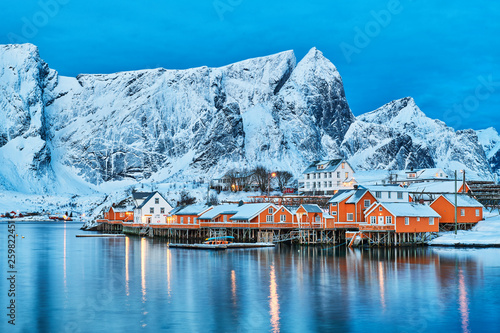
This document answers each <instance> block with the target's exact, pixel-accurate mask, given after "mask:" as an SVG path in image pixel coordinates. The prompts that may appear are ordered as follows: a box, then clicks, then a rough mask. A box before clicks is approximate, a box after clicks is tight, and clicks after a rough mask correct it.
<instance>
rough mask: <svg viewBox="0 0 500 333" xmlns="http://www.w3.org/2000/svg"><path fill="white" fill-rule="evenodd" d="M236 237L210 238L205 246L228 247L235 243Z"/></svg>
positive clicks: (205, 242)
mask: <svg viewBox="0 0 500 333" xmlns="http://www.w3.org/2000/svg"><path fill="white" fill-rule="evenodd" d="M233 239H234V237H233V236H219V237H210V238H207V239H206V240H205V241H204V242H203V244H210V245H227V244H231V243H232V242H233Z"/></svg>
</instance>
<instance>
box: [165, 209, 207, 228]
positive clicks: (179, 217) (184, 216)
mask: <svg viewBox="0 0 500 333" xmlns="http://www.w3.org/2000/svg"><path fill="white" fill-rule="evenodd" d="M212 208H213V207H211V206H207V205H190V206H185V207H179V208H178V209H175V210H174V211H173V212H171V216H169V217H167V223H168V224H178V225H185V224H187V225H190V224H194V225H197V224H199V222H198V219H199V217H200V216H201V215H202V214H204V213H205V212H208V211H209V210H210V209H212Z"/></svg>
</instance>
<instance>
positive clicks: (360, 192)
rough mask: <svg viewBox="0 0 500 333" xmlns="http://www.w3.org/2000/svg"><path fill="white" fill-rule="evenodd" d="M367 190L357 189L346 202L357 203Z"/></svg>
mask: <svg viewBox="0 0 500 333" xmlns="http://www.w3.org/2000/svg"><path fill="white" fill-rule="evenodd" d="M366 192H368V190H367V189H365V188H361V189H357V190H355V191H354V194H353V195H352V196H351V197H350V198H349V199H348V200H347V201H346V202H345V203H357V202H358V201H359V200H361V198H362V197H363V195H365V193H366Z"/></svg>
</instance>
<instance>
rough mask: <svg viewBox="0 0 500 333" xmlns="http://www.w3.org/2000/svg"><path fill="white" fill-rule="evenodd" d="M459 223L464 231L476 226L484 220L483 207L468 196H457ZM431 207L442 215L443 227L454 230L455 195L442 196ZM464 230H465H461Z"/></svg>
mask: <svg viewBox="0 0 500 333" xmlns="http://www.w3.org/2000/svg"><path fill="white" fill-rule="evenodd" d="M456 199H457V206H456V208H457V210H456V211H457V223H458V224H460V225H461V227H465V228H464V229H468V228H470V227H472V226H474V225H475V224H476V223H477V222H479V221H481V220H482V219H483V208H484V207H483V205H482V204H481V203H479V201H477V200H476V199H474V198H472V197H470V196H469V195H467V194H457V198H456ZM430 207H431V208H432V209H434V210H435V211H436V212H437V213H438V214H439V215H441V220H440V223H441V226H442V227H443V228H444V229H452V228H453V225H454V223H455V194H451V193H447V194H442V195H440V196H439V197H438V198H437V199H436V200H434V201H433V202H432V203H431V204H430ZM461 229H463V228H461Z"/></svg>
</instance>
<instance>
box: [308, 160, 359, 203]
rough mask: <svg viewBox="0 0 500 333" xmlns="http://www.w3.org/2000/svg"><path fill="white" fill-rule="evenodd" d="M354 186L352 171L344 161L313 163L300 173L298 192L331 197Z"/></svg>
mask: <svg viewBox="0 0 500 333" xmlns="http://www.w3.org/2000/svg"><path fill="white" fill-rule="evenodd" d="M355 184H356V180H355V178H354V169H353V168H352V167H351V166H350V165H349V163H348V162H347V161H346V160H344V159H336V160H329V161H315V162H313V163H312V164H311V165H310V166H309V167H308V168H307V169H306V170H305V171H304V172H303V173H302V178H301V179H300V180H299V192H300V193H303V194H309V195H311V194H312V195H323V194H331V195H333V194H334V193H335V192H336V191H338V190H345V189H352V188H353V187H354V185H355Z"/></svg>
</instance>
